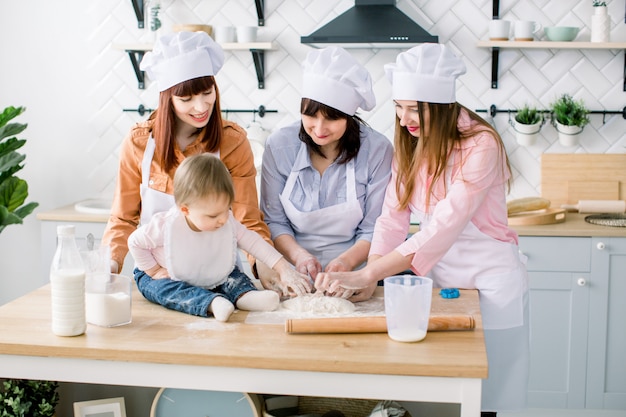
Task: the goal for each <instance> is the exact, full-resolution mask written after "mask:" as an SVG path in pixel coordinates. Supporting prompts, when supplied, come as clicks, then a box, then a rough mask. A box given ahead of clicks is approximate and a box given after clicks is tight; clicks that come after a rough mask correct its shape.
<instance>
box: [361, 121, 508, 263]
mask: <svg viewBox="0 0 626 417" xmlns="http://www.w3.org/2000/svg"><path fill="white" fill-rule="evenodd" d="M471 123H473V122H472V121H471V119H470V117H469V115H468V114H467V112H465V111H462V112H461V114H460V116H459V119H458V128H459V130H461V131H463V130H466V129H467V128H468V127H469V126H470V124H471ZM449 164H451V165H448V168H447V170H446V172H445V173H444V174H443V175H442V176H443V177H445V178H440V179H439V180H438V181H437V183H436V184H435V185H434V186H433V195H431V198H430V207H429V209H428V210H427V209H426V192H427V189H428V184H429V183H430V181H432V177H429V176H428V175H427V173H426V172H425V170H421V171H420V172H419V173H418V176H419V178H418V181H417V184H416V188H415V191H414V193H413V197H412V198H411V201H410V204H409V208H407V209H406V210H402V211H399V210H397V207H398V197H397V194H396V178H397V174H398V172H397V164H396V162H395V161H394V163H393V165H392V174H391V181H390V182H389V185H388V186H387V191H386V195H385V200H384V203H383V209H382V213H381V215H380V217H379V218H378V220H377V221H376V227H375V229H374V237H373V239H372V245H371V249H370V255H381V256H382V255H385V254H387V253H389V252H391V251H393V250H395V251H397V252H398V253H400V254H401V255H403V256H407V255H411V254H413V260H412V261H411V265H412V269H413V270H414V272H416V273H417V274H420V275H425V274H428V272H429V271H430V270H431V268H432V267H433V266H434V265H435V264H436V263H437V262H438V261H439V260H440V259H441V258H442V257H443V256H444V255H445V254H446V252H447V251H448V249H450V247H451V246H452V245H453V244H454V242H455V241H456V239H457V238H458V236H459V235H460V233H461V232H462V231H463V229H464V228H465V227H466V225H467V224H468V222H472V223H474V225H475V226H476V227H477V228H478V229H479V230H480V231H481V232H482V233H484V234H485V235H486V236H489V237H491V238H493V239H497V240H499V241H502V242H510V243H514V244H517V241H518V237H517V233H515V231H513V230H511V229H509V227H508V220H507V209H506V186H507V184H506V181H507V180H508V178H509V174H508V171H507V170H506V161H505V158H504V155H501V154H500V148H499V146H498V144H497V142H496V141H495V139H494V138H493V137H492V135H491V134H490V133H489V132H481V133H479V134H476V135H474V136H472V137H470V138H467V139H463V140H461V141H458V142H457V143H456V144H455V146H454V149H453V150H452V155H451V158H450V161H449ZM450 168H451V171H449V170H450ZM446 180H448V181H450V184H449V186H448V190H447V192H446V190H445V182H446ZM411 213H414V214H415V215H416V216H419V217H421V216H422V214H421V213H428V215H429V216H430V219H429V221H428V224H427V225H426V226H424V227H420V231H419V232H418V233H415V234H414V235H413V236H411V237H410V238H409V239H407V238H406V237H407V234H408V231H409V224H410V219H411Z"/></svg>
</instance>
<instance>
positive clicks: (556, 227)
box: [37, 204, 626, 237]
mask: <svg viewBox="0 0 626 417" xmlns="http://www.w3.org/2000/svg"><path fill="white" fill-rule="evenodd" d="M587 215H588V214H580V213H575V212H568V213H566V215H565V221H564V222H563V223H555V224H544V225H529V226H512V228H513V230H515V231H516V232H517V233H518V234H519V235H520V236H599V237H602V236H606V237H626V227H610V226H599V225H594V224H590V223H587V222H586V221H585V217H586V216H587ZM37 218H38V219H39V220H49V221H76V222H94V223H106V222H107V221H108V220H109V215H107V214H92V213H81V212H78V211H76V209H74V205H73V204H70V205H68V206H64V207H59V208H57V209H54V210H50V211H45V212H40V213H37ZM418 230H419V226H417V225H411V227H410V233H415V232H417V231H418Z"/></svg>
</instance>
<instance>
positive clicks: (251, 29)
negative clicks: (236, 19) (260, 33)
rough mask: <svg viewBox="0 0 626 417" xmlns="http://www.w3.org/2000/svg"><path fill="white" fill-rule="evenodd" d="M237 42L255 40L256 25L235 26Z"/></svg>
mask: <svg viewBox="0 0 626 417" xmlns="http://www.w3.org/2000/svg"><path fill="white" fill-rule="evenodd" d="M236 30H237V42H239V43H250V42H256V34H257V27H256V26H237V29H236Z"/></svg>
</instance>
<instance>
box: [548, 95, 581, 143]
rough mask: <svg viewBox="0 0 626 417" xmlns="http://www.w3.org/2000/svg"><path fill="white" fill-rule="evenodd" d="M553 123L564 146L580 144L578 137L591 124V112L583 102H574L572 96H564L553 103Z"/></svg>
mask: <svg viewBox="0 0 626 417" xmlns="http://www.w3.org/2000/svg"><path fill="white" fill-rule="evenodd" d="M551 110H552V122H553V123H554V126H555V127H556V130H557V132H558V134H559V142H560V143H561V145H563V146H575V145H577V144H578V135H579V134H580V133H581V132H582V131H583V127H585V125H586V124H587V123H589V116H588V114H589V110H587V108H586V107H585V103H584V102H583V100H574V99H573V98H572V96H571V95H569V94H563V95H562V96H561V97H559V98H558V99H557V100H556V101H555V102H554V103H552V109H551Z"/></svg>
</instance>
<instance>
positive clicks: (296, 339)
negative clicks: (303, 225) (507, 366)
mask: <svg viewBox="0 0 626 417" xmlns="http://www.w3.org/2000/svg"><path fill="white" fill-rule="evenodd" d="M378 291H382V289H381V288H379V290H378ZM379 295H380V294H379ZM132 302H133V304H132V316H133V321H132V323H131V324H128V325H125V326H120V327H115V328H103V327H98V326H94V325H88V327H87V331H86V333H85V334H84V335H81V336H77V337H59V336H55V335H54V334H53V333H52V331H51V320H50V310H51V307H50V287H49V285H45V286H43V287H41V288H39V289H38V290H35V291H33V292H31V293H29V294H27V295H25V296H23V297H21V298H18V299H16V300H14V301H12V302H10V303H8V304H5V305H3V306H0V354H8V355H27V356H39V357H52V358H78V359H97V360H110V361H121V362H144V363H158V364H177V365H192V366H221V367H237V368H255V369H277V370H287V371H317V372H342V373H356V374H380V375H408V376H439V377H461V378H486V377H487V355H486V351H485V344H484V335H483V330H482V321H481V317H480V307H479V302H478V292H477V291H475V290H462V291H461V296H460V297H459V298H457V299H443V298H441V297H440V296H439V294H438V292H437V291H436V290H433V303H432V313H433V314H435V313H437V314H471V315H473V316H474V318H475V320H476V328H475V329H474V330H469V331H446V332H429V333H428V335H427V336H426V338H425V339H424V340H422V341H421V342H418V343H402V342H396V341H393V340H391V339H390V338H389V337H388V336H387V334H386V333H377V334H286V333H285V330H284V326H283V325H276V324H268V325H265V324H262V325H260V324H254V325H251V324H246V323H244V321H245V318H246V315H247V313H246V312H242V311H236V312H235V313H234V314H233V315H232V316H231V318H230V321H229V322H227V323H221V322H218V321H216V320H215V319H212V318H202V317H196V316H191V315H188V314H184V313H179V312H176V311H172V310H167V309H166V308H164V307H162V306H159V305H156V304H152V303H150V302H148V301H147V300H145V299H144V298H143V296H142V295H141V294H139V292H138V291H137V289H136V288H135V287H133V301H132ZM0 376H1V375H0Z"/></svg>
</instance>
